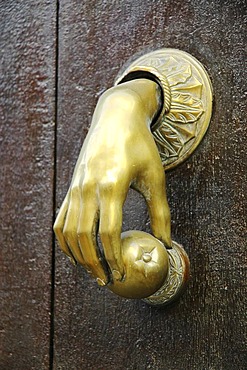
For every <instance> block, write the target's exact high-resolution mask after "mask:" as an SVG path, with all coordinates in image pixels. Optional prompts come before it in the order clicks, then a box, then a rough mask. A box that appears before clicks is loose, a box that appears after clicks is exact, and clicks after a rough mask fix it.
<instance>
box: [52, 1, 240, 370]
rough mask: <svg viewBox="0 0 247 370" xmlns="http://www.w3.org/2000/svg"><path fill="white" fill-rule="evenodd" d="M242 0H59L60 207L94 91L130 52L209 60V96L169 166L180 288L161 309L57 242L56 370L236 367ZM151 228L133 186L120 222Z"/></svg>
mask: <svg viewBox="0 0 247 370" xmlns="http://www.w3.org/2000/svg"><path fill="white" fill-rule="evenodd" d="M245 14H246V5H244V1H236V0H235V1H229V0H227V1H224V2H223V1H216V2H208V1H198V0H192V1H171V0H167V1H141V0H135V1H115V2H106V1H82V2H78V1H73V0H70V1H68V0H61V1H60V14H59V70H58V72H59V90H58V141H57V158H58V159H57V207H59V206H60V205H61V202H62V200H63V197H64V196H65V194H66V191H67V188H68V185H69V182H70V179H71V176H72V171H73V167H74V164H75V161H76V158H77V156H78V154H79V150H80V147H81V144H82V142H83V140H84V138H85V135H86V133H87V129H88V127H89V124H90V119H91V117H92V113H93V110H94V107H95V104H96V101H97V98H98V96H99V95H100V93H101V92H102V91H104V89H107V88H109V87H110V86H112V84H113V81H114V79H115V77H116V75H117V73H118V71H119V69H120V68H121V67H122V65H123V63H125V62H126V61H127V60H128V58H130V57H132V56H133V54H135V53H139V52H142V53H143V52H145V51H149V50H155V49H157V48H161V47H173V48H179V49H182V50H185V51H188V52H189V53H191V54H192V55H194V56H195V57H196V58H198V59H199V60H200V61H201V62H202V63H203V64H204V65H205V66H206V68H207V69H208V71H209V74H210V76H211V78H212V82H213V87H214V94H215V103H214V114H213V119H212V123H211V126H210V129H209V131H208V133H207V135H206V138H205V140H204V141H203V143H202V144H201V145H200V147H199V148H198V149H197V151H196V153H195V154H194V155H193V156H192V157H191V158H190V159H189V160H188V161H187V162H186V163H184V164H182V165H181V166H180V167H179V168H176V169H175V170H174V171H173V172H170V173H169V174H167V187H168V196H169V202H170V206H171V211H172V220H173V222H172V226H173V238H174V239H175V240H176V241H178V242H181V243H182V244H183V245H184V246H185V248H186V250H187V252H188V254H189V256H190V259H191V275H192V277H191V281H190V285H189V287H188V290H187V292H186V294H185V295H184V297H183V298H182V299H181V300H180V302H178V303H177V304H176V305H174V306H173V307H171V308H168V309H165V310H157V309H154V308H150V307H148V306H147V305H146V304H144V303H142V302H141V301H131V300H129V301H128V300H123V299H121V298H118V297H116V296H114V295H113V294H111V293H110V292H109V291H107V290H106V289H105V290H104V289H100V288H97V286H96V284H95V283H94V282H92V281H91V280H90V278H89V277H88V276H87V274H86V273H84V271H83V270H82V269H81V268H79V267H78V268H74V267H72V266H71V265H70V264H69V262H68V261H67V259H66V258H65V257H64V256H63V255H62V253H61V252H60V251H59V250H58V249H56V286H55V341H54V343H55V347H54V368H55V369H94V370H101V369H102V370H113V369H114V370H115V369H118V370H121V369H123V370H124V369H133V370H134V369H135V370H136V369H138V370H142V369H143V370H144V369H152V370H154V369H157V370H163V369H169V370H185V369H188V370H192V369H195V370H198V369H200V370H202V369H208V370H209V369H210V370H221V369H222V370H230V369H238V370H240V369H244V367H245V365H244V364H245V351H246V337H245V334H246V313H245V312H246V311H245V308H244V304H245V300H246V261H245V260H244V258H245V248H246V242H245V240H246V214H245V209H246V208H245V206H246V204H245V203H244V202H245V194H246V177H245V176H246V171H245V170H244V169H245V164H246V155H245V153H246V148H245V146H246V143H245V142H246V127H245V126H244V121H245V116H246V111H245V109H244V108H245V103H244V85H245V83H246V76H245V70H244V46H245V45H244V38H245V36H246V35H245V27H244V15H245ZM133 225H134V228H137V229H141V230H149V222H148V215H147V211H146V208H145V205H144V203H143V201H142V199H140V198H139V197H138V196H137V195H136V194H133V193H131V197H130V199H129V201H128V205H127V207H126V211H125V225H124V228H125V229H130V228H133Z"/></svg>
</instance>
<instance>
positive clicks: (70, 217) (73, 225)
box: [63, 187, 85, 265]
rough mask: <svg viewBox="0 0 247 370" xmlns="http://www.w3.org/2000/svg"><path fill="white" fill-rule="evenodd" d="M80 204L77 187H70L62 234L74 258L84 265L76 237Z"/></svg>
mask: <svg viewBox="0 0 247 370" xmlns="http://www.w3.org/2000/svg"><path fill="white" fill-rule="evenodd" d="M80 206H81V194H80V190H79V187H75V188H72V189H71V190H70V197H69V205H68V211H67V214H66V219H65V223H64V228H63V236H64V238H65V240H66V243H67V245H68V246H69V248H70V250H71V252H72V253H73V255H74V257H75V259H76V260H77V261H78V262H79V263H80V264H81V265H85V262H84V259H83V256H82V253H81V250H80V246H79V242H78V238H77V227H78V222H79V215H80Z"/></svg>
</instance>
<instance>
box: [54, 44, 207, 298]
mask: <svg viewBox="0 0 247 370" xmlns="http://www.w3.org/2000/svg"><path fill="white" fill-rule="evenodd" d="M211 111H212V89H211V83H210V80H209V77H208V75H207V73H206V71H205V69H204V68H203V66H202V65H201V64H200V63H199V62H198V61H197V60H196V59H195V58H194V57H192V56H191V55H189V54H187V53H185V52H182V51H180V50H176V49H161V50H158V51H155V52H151V53H149V54H146V55H144V56H142V57H140V58H139V59H137V60H136V61H135V62H134V63H132V64H131V65H130V66H129V67H128V68H127V70H125V72H124V73H123V74H122V75H121V76H120V77H119V78H118V79H117V81H116V83H115V86H114V87H112V88H110V89H109V90H107V91H106V92H105V93H103V95H102V96H101V97H100V99H99V101H98V104H97V106H96V109H95V112H94V115H93V119H92V124H91V128H90V130H89V133H88V135H87V137H86V139H85V141H84V144H83V146H82V149H81V153H80V155H79V158H78V161H77V164H76V167H75V170H74V175H73V178H72V182H71V185H70V188H69V191H68V193H67V195H66V197H65V199H64V202H63V204H62V206H61V209H60V211H59V214H58V216H57V219H56V222H55V225H54V230H55V233H56V236H57V239H58V242H59V245H60V247H61V249H62V250H63V252H64V253H65V254H66V255H67V256H69V258H70V259H71V260H72V261H73V262H78V263H80V264H82V265H83V266H84V267H85V268H86V270H87V271H88V272H89V273H90V274H91V275H92V276H93V277H94V278H95V279H96V280H97V282H98V284H99V285H102V286H107V287H108V288H109V289H110V290H112V291H113V292H115V293H116V294H118V295H120V296H123V297H126V298H144V300H145V301H146V302H148V303H150V304H154V305H161V304H168V303H170V302H172V301H174V299H176V298H177V297H178V296H179V295H180V294H181V292H182V291H183V290H184V287H185V285H186V282H187V280H188V277H189V259H188V256H187V255H186V253H185V251H184V249H183V248H182V247H181V246H180V245H179V244H177V243H176V242H174V241H172V240H171V222H170V211H169V206H168V203H167V198H166V191H165V173H164V168H165V169H169V168H172V167H175V166H176V165H177V164H179V163H181V162H182V161H183V160H185V159H186V158H187V157H188V156H189V155H190V154H191V153H192V152H193V150H194V149H195V148H196V147H197V145H198V144H199V142H200V141H201V139H202V137H203V135H204V134H205V132H206V130H207V127H208V124H209V122H210V117H211ZM163 167H164V168H163ZM130 187H132V188H134V189H136V190H137V191H138V192H140V193H141V194H142V195H143V196H144V198H145V200H146V203H147V207H148V211H149V215H150V221H151V228H152V232H153V236H152V235H150V234H147V233H145V232H142V231H136V230H133V231H128V232H124V233H122V234H121V229H122V209H123V205H124V202H125V199H126V197H127V193H128V190H129V188H130ZM98 232H99V235H100V238H101V242H102V248H100V247H99V246H98V243H97V234H98Z"/></svg>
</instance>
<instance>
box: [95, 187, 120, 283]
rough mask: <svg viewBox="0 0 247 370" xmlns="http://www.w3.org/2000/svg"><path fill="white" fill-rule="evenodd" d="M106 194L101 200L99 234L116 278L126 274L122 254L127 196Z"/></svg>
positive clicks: (118, 278)
mask: <svg viewBox="0 0 247 370" xmlns="http://www.w3.org/2000/svg"><path fill="white" fill-rule="evenodd" d="M110 193H111V191H109V194H107V195H106V194H105V193H104V195H103V196H102V197H101V202H100V226H99V234H100V238H101V241H102V245H103V249H104V254H105V258H106V261H107V263H108V265H109V267H110V270H111V273H112V276H113V278H114V279H115V280H121V279H122V278H123V276H124V266H123V260H122V254H121V229H122V218H123V216H122V208H123V203H124V200H125V197H123V196H121V195H119V194H118V197H119V198H118V199H116V196H114V195H112V194H110ZM101 195H102V194H101Z"/></svg>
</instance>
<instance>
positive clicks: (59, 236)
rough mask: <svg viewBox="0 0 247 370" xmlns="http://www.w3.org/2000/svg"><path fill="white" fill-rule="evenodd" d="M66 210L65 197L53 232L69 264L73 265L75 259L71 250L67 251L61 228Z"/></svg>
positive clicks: (66, 202)
mask: <svg viewBox="0 0 247 370" xmlns="http://www.w3.org/2000/svg"><path fill="white" fill-rule="evenodd" d="M67 209H68V197H67V196H66V198H65V199H64V201H63V204H62V206H61V208H60V210H59V213H58V215H57V218H56V221H55V223H54V226H53V230H54V232H55V235H56V238H57V240H58V244H59V246H60V248H61V249H62V251H63V252H64V253H65V254H66V255H67V256H68V257H69V258H70V260H71V262H72V263H73V264H75V263H76V261H75V258H74V256H73V254H72V252H71V250H70V249H69V246H68V245H67V242H66V240H65V238H64V235H63V228H64V223H65V218H66V214H67Z"/></svg>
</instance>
